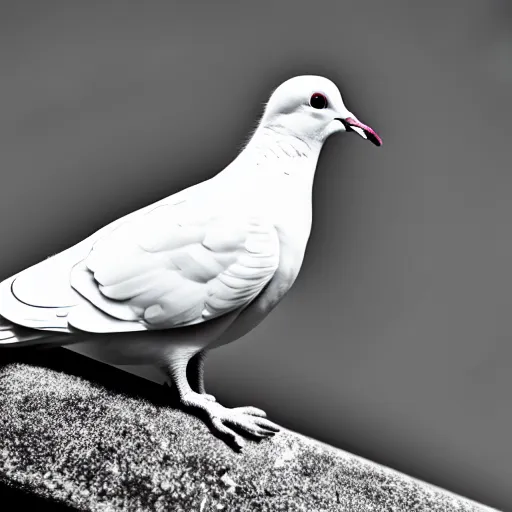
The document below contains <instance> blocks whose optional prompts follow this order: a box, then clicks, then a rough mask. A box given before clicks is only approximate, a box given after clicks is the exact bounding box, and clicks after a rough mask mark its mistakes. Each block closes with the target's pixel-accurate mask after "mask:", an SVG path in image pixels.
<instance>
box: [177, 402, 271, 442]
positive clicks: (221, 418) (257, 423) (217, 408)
mask: <svg viewBox="0 0 512 512" xmlns="http://www.w3.org/2000/svg"><path fill="white" fill-rule="evenodd" d="M210 397H211V398H213V399H214V400H215V398H214V397H212V396H211V395H206V394H201V393H195V392H189V393H187V394H185V395H184V396H182V398H181V401H182V403H183V404H184V405H188V406H192V407H198V408H200V409H203V410H204V411H206V413H207V414H208V416H209V417H210V420H211V422H212V426H213V427H214V428H215V429H216V430H217V431H218V432H220V433H221V434H224V435H226V436H228V437H229V438H231V439H232V440H233V442H234V443H235V444H236V446H237V447H238V448H239V449H242V448H243V447H244V446H245V441H244V439H243V438H242V437H241V436H240V435H239V434H237V433H236V432H235V431H234V430H233V429H232V428H230V427H229V426H227V425H226V423H229V424H231V425H234V426H236V427H238V428H240V429H242V430H245V431H246V432H248V433H249V434H252V435H254V436H256V437H260V438H263V437H273V436H274V435H275V434H276V432H279V430H280V427H279V426H278V425H276V424H275V423H272V422H271V421H270V420H267V419H266V418H265V416H266V413H265V411H262V410H261V409H258V408H257V407H235V408H233V409H228V408H226V407H223V406H222V405H220V404H219V403H217V402H215V401H212V400H211V398H210Z"/></svg>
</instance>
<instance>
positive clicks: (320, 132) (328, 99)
mask: <svg viewBox="0 0 512 512" xmlns="http://www.w3.org/2000/svg"><path fill="white" fill-rule="evenodd" d="M261 125H262V126H268V127H270V128H274V129H279V130H280V131H283V130H284V131H286V132H289V133H292V134H293V135H296V136H297V137H299V138H301V139H303V140H308V141H318V142H320V143H323V142H324V141H325V140H326V139H327V137H329V136H330V135H332V134H333V133H337V132H348V131H353V132H356V133H357V134H359V135H360V136H361V137H363V138H364V139H367V140H369V141H370V142H373V143H374V144H375V145H376V146H380V145H381V144H382V140H381V138H380V137H379V136H378V135H377V134H376V133H375V132H374V131H373V130H372V128H370V127H369V126H367V125H365V124H363V123H361V121H359V120H358V119H357V117H356V116H355V115H354V114H352V112H350V111H349V110H347V108H346V107H345V105H344V104H343V100H342V98H341V94H340V91H339V90H338V88H337V87H336V85H335V84H334V83H333V82H331V81H330V80H328V79H327V78H324V77H321V76H309V75H305V76H297V77H294V78H291V79H289V80H287V81H286V82H284V83H282V84H281V85H280V86H279V87H278V88H277V89H276V90H275V91H274V92H273V93H272V96H271V97H270V99H269V101H268V103H267V106H266V109H265V113H264V115H263V118H262V120H261V123H260V126H261Z"/></svg>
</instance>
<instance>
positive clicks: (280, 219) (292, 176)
mask: <svg viewBox="0 0 512 512" xmlns="http://www.w3.org/2000/svg"><path fill="white" fill-rule="evenodd" d="M321 148H322V144H321V143H319V142H318V141H310V140H304V139H302V138H299V137H297V136H296V135H293V134H291V133H289V132H286V131H285V130H279V129H278V128H274V127H270V126H263V127H262V126H260V127H258V129H257V130H256V132H255V133H254V135H253V136H252V138H251V140H250V141H249V143H248V144H247V146H246V147H245V149H244V150H243V151H242V152H241V153H240V154H239V155H238V157H237V158H236V159H235V160H233V162H231V164H230V165H229V166H228V167H227V168H226V169H225V170H224V171H222V172H221V173H220V174H218V175H217V178H216V179H219V180H221V181H223V182H224V183H223V188H224V190H225V191H226V197H229V201H230V202H233V201H234V202H237V203H239V204H240V208H242V209H245V210H251V209H253V210H254V211H255V212H258V214H259V213H260V212H261V210H262V206H263V207H264V214H265V215H266V216H267V217H268V218H269V220H270V221H271V222H273V224H274V225H275V226H276V227H277V228H278V229H279V230H280V231H281V232H283V233H284V232H286V233H288V234H290V236H292V237H293V238H294V240H295V242H296V243H295V245H296V246H297V251H298V253H302V252H303V249H304V247H305V243H306V242H307V238H308V237H309V231H310V228H311V216H312V188H313V179H314V175H315V170H316V165H317V162H318V157H319V155H320V151H321Z"/></svg>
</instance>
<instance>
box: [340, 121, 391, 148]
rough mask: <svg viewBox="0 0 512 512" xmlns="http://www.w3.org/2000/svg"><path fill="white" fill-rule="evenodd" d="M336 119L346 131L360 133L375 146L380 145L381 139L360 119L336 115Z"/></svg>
mask: <svg viewBox="0 0 512 512" xmlns="http://www.w3.org/2000/svg"><path fill="white" fill-rule="evenodd" d="M336 119H337V120H338V121H340V122H341V123H342V124H343V126H344V127H345V130H347V132H350V131H352V132H356V133H357V134H359V135H361V137H363V139H367V140H369V141H370V142H373V143H374V144H375V145H376V146H382V139H381V138H380V137H379V136H378V135H377V134H376V133H375V131H374V130H373V129H372V128H370V127H369V126H366V125H365V124H363V123H361V121H358V120H357V119H356V118H355V117H346V118H345V119H343V118H341V117H337V118H336Z"/></svg>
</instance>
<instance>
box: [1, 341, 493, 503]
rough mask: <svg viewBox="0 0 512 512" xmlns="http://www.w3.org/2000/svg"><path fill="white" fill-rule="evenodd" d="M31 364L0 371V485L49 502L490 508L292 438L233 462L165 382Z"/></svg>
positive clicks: (252, 448)
mask: <svg viewBox="0 0 512 512" xmlns="http://www.w3.org/2000/svg"><path fill="white" fill-rule="evenodd" d="M60 350H62V349H60ZM50 359H51V358H50ZM34 360H37V358H33V361H31V362H26V361H24V362H21V363H20V362H8V363H5V364H3V365H2V366H1V367H0V480H1V481H2V482H4V483H5V484H8V485H9V486H11V487H14V488H18V489H25V490H27V491H29V492H30V493H32V494H35V495H39V496H42V497H46V498H48V499H50V500H51V501H53V502H54V503H59V502H60V503H61V504H65V505H67V506H69V507H71V508H73V509H78V510H92V511H104V512H106V511H119V510H130V511H131V510H133V511H145V510H155V511H187V512H188V511H200V512H207V511H222V510H224V511H226V512H233V511H253V510H254V511H279V510H283V511H290V512H293V511H305V512H316V511H318V512H320V511H351V512H352V511H390V512H391V511H395V512H398V511H404V512H405V511H431V512H434V511H446V512H448V511H461V512H462V511H468V512H469V511H473V512H477V511H484V510H495V509H491V508H488V507H484V506H483V505H479V504H477V503H475V502H472V501H469V500H466V499H464V498H461V497H459V496H456V495H454V494H451V493H448V492H445V491H443V490H441V489H439V488H436V487H433V486H430V485H428V484H425V483H422V482H419V481H417V480H414V479H412V478H409V477H407V476H405V475H403V474H401V473H398V472H395V471H392V470H390V469H387V468H384V467H382V466H379V465H376V464H373V463H371V462H369V461H366V460H364V459H361V458H359V457H355V456H353V455H350V454H348V453H346V452H343V451H341V450H338V449H335V448H331V447H329V446H326V445H324V444H321V443H319V442H317V441H314V440H312V439H309V438H306V437H304V436H301V435H298V434H296V433H294V432H290V431H283V432H280V433H279V434H277V435H276V436H275V437H274V438H272V439H267V440H263V441H261V442H255V441H250V442H248V444H247V447H246V448H245V450H244V451H243V452H241V453H237V452H235V451H233V450H232V449H231V448H230V447H229V446H228V445H226V444H225V443H224V442H223V441H222V440H220V439H218V438H217V437H214V436H213V435H212V434H211V432H210V431H209V429H208V427H207V426H206V425H205V424H204V423H203V422H202V421H201V420H200V419H199V418H197V417H195V416H193V415H191V414H189V413H187V412H184V411H182V410H179V409H177V408H175V407H173V406H172V405H171V404H170V403H169V401H167V400H165V396H166V395H165V394H164V393H163V389H162V390H160V388H161V387H160V386H158V385H151V386H153V387H150V392H147V391H144V393H142V395H141V393H139V392H138V390H137V389H135V390H134V389H133V386H134V384H133V383H134V382H135V381H133V380H132V381H130V382H131V383H132V389H130V392H129V393H125V392H121V391H120V389H119V387H120V385H119V386H117V389H116V386H112V385H105V383H104V382H102V380H101V376H100V374H99V373H98V370H97V368H101V372H103V373H109V374H110V372H111V371H112V372H119V373H115V375H116V376H118V377H119V379H118V380H122V379H123V378H124V377H122V376H120V375H121V374H122V373H124V372H120V371H119V370H116V369H110V368H106V367H104V366H103V365H102V366H101V367H100V366H97V367H95V368H96V370H95V371H96V377H95V378H93V379H91V378H90V376H89V377H88V378H84V377H83V376H79V375H78V374H81V375H83V372H81V371H74V372H71V373H64V372H63V371H61V368H55V367H53V368H52V367H51V366H52V365H51V364H50V365H42V366H38V364H36V363H34ZM81 361H85V358H82V359H81ZM73 373H74V374H73ZM93 373H94V372H93ZM131 378H132V379H136V378H135V377H133V376H131ZM141 381H142V380H141ZM118 384H119V382H118ZM136 385H137V384H135V386H136ZM140 386H141V388H140V389H142V388H144V389H147V386H148V384H147V383H142V382H141V383H140ZM121 387H122V386H121ZM144 394H145V395H146V396H144Z"/></svg>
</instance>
